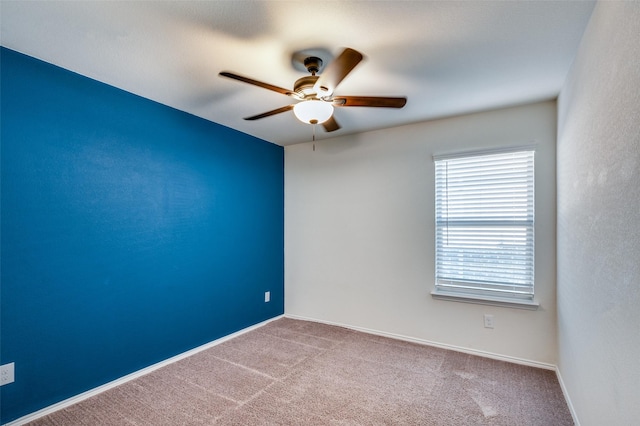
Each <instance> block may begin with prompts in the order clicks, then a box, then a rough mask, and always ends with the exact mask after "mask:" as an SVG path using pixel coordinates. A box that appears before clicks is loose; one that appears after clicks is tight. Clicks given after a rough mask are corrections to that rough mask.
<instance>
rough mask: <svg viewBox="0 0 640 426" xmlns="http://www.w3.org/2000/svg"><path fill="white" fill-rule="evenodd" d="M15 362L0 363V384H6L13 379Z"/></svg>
mask: <svg viewBox="0 0 640 426" xmlns="http://www.w3.org/2000/svg"><path fill="white" fill-rule="evenodd" d="M14 371H15V363H14V362H12V363H9V364H5V365H0V386H4V385H8V384H9V383H13V382H14V381H15V373H14Z"/></svg>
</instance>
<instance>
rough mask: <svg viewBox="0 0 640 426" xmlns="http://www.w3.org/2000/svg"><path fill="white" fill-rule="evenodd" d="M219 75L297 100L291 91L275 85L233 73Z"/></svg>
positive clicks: (226, 72) (223, 72) (224, 72)
mask: <svg viewBox="0 0 640 426" xmlns="http://www.w3.org/2000/svg"><path fill="white" fill-rule="evenodd" d="M218 75H220V76H222V77H227V78H232V79H234V80H238V81H242V82H243V83H249V84H253V85H254V86H258V87H262V88H263V89H268V90H273V91H274V92H278V93H282V94H283V95H287V96H293V97H296V98H297V96H296V94H295V93H294V92H292V91H291V90H288V89H284V88H282V87H278V86H274V85H273V84H268V83H263V82H261V81H258V80H254V79H252V78H249V77H243V76H241V75H238V74H234V73H231V72H228V71H222V72H221V73H220V74H218Z"/></svg>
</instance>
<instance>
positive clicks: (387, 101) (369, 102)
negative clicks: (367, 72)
mask: <svg viewBox="0 0 640 426" xmlns="http://www.w3.org/2000/svg"><path fill="white" fill-rule="evenodd" d="M406 103H407V98H404V97H403V98H384V97H378V96H336V97H335V98H333V105H334V106H359V107H383V108H402V107H403V106H405V104H406Z"/></svg>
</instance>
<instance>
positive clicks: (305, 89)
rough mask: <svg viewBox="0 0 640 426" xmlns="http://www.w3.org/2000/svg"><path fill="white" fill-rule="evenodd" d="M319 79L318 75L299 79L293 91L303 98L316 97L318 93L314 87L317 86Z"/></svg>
mask: <svg viewBox="0 0 640 426" xmlns="http://www.w3.org/2000/svg"><path fill="white" fill-rule="evenodd" d="M318 78H319V76H317V75H308V76H306V77H301V78H299V79H297V80H296V82H295V84H294V85H293V91H294V92H295V93H297V94H298V95H299V96H300V97H301V98H306V97H307V96H309V95H315V94H316V92H315V90H314V88H313V87H314V86H315V84H316V81H318Z"/></svg>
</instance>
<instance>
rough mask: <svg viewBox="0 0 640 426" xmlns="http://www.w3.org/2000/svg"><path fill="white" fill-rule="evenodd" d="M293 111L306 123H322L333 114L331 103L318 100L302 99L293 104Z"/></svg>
mask: <svg viewBox="0 0 640 426" xmlns="http://www.w3.org/2000/svg"><path fill="white" fill-rule="evenodd" d="M293 113H294V114H295V116H296V118H297V119H298V120H300V121H302V122H303V123H306V124H316V123H324V122H325V121H327V120H328V119H329V118H330V117H331V115H332V114H333V105H331V104H330V103H329V102H324V101H318V100H308V101H302V102H299V103H297V104H295V106H294V107H293Z"/></svg>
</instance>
